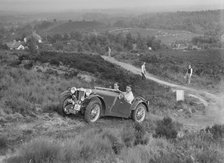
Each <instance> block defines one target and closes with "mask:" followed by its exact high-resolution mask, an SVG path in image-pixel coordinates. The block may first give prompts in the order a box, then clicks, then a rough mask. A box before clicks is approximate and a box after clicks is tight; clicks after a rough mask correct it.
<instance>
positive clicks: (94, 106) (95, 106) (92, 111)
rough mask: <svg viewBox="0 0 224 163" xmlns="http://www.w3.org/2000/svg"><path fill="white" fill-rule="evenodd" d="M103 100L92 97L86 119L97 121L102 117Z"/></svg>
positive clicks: (87, 108)
mask: <svg viewBox="0 0 224 163" xmlns="http://www.w3.org/2000/svg"><path fill="white" fill-rule="evenodd" d="M101 109H102V105H101V101H100V100H99V99H98V98H94V99H92V100H91V101H90V102H89V104H88V105H87V107H86V110H85V120H86V121H87V122H91V123H93V122H96V121H97V120H98V119H99V118H100V114H101Z"/></svg>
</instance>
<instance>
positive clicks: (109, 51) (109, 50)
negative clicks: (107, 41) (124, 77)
mask: <svg viewBox="0 0 224 163" xmlns="http://www.w3.org/2000/svg"><path fill="white" fill-rule="evenodd" d="M108 56H109V57H111V48H110V47H109V46H108Z"/></svg>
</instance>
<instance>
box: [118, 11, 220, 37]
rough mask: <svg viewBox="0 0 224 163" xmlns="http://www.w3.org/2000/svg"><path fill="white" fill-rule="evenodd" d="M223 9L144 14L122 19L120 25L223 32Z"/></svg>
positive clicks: (198, 31)
mask: <svg viewBox="0 0 224 163" xmlns="http://www.w3.org/2000/svg"><path fill="white" fill-rule="evenodd" d="M223 18H224V17H223V10H208V11H193V12H168V13H157V14H144V15H141V16H138V17H135V18H130V19H124V20H123V21H122V20H120V21H118V22H116V23H115V24H116V25H118V26H120V27H143V28H156V29H158V28H159V29H171V30H187V31H191V32H195V33H201V34H203V33H204V32H212V33H216V34H219V35H220V34H221V33H222V32H223V26H224V20H223Z"/></svg>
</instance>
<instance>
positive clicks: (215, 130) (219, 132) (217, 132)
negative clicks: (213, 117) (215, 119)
mask: <svg viewBox="0 0 224 163" xmlns="http://www.w3.org/2000/svg"><path fill="white" fill-rule="evenodd" d="M205 130H206V131H207V132H210V133H211V134H212V135H213V138H214V139H219V138H223V137H224V125H218V124H215V125H214V126H212V127H207V128H206V129H205Z"/></svg>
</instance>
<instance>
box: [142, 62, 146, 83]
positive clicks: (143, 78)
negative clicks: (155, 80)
mask: <svg viewBox="0 0 224 163" xmlns="http://www.w3.org/2000/svg"><path fill="white" fill-rule="evenodd" d="M141 74H142V80H145V79H146V77H145V75H146V69H145V62H144V63H143V65H142V67H141Z"/></svg>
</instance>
